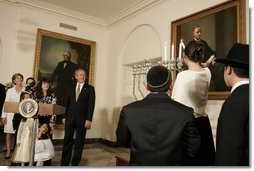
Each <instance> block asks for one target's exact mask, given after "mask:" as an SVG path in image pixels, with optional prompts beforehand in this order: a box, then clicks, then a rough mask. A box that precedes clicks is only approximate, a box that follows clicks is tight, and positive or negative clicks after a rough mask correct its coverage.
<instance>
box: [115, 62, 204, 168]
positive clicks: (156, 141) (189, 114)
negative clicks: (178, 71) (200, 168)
mask: <svg viewBox="0 0 254 171" xmlns="http://www.w3.org/2000/svg"><path fill="white" fill-rule="evenodd" d="M169 87H171V74H170V72H169V70H168V69H167V68H165V67H163V66H160V65H158V66H154V67H152V68H151V69H150V70H149V71H148V73H147V89H148V90H149V91H150V92H151V93H150V94H148V95H147V96H146V97H145V98H144V99H143V100H140V101H136V102H133V103H131V104H128V105H126V106H124V107H123V108H122V111H121V113H120V119H119V122H118V127H117V130H116V134H117V142H118V145H119V146H124V147H130V148H131V152H130V161H129V165H136V166H172V165H182V155H183V154H185V153H187V154H189V155H190V156H195V155H196V154H197V152H198V150H199V146H200V136H199V134H198V130H197V128H196V125H195V122H194V115H193V109H192V108H190V107H187V106H185V105H183V104H180V103H178V102H176V101H174V100H172V99H171V98H170V97H169V96H168V94H167V91H168V90H169Z"/></svg>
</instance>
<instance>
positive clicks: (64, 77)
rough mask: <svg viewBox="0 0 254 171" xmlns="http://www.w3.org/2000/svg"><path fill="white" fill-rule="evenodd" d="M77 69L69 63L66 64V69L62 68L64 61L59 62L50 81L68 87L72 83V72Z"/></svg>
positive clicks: (73, 64)
mask: <svg viewBox="0 0 254 171" xmlns="http://www.w3.org/2000/svg"><path fill="white" fill-rule="evenodd" d="M76 69H77V65H76V64H75V63H73V62H71V61H68V62H67V65H66V67H65V68H64V61H61V62H59V63H58V64H57V66H56V68H55V70H54V72H53V74H52V76H51V78H52V81H54V80H57V83H58V84H63V85H66V84H67V85H70V84H71V83H73V79H74V75H75V74H74V71H75V70H76Z"/></svg>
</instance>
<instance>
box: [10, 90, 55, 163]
mask: <svg viewBox="0 0 254 171" xmlns="http://www.w3.org/2000/svg"><path fill="white" fill-rule="evenodd" d="M27 98H32V95H31V92H29V91H23V92H22V93H21V95H20V102H21V101H23V100H24V99H27ZM19 115H20V114H19ZM20 116H21V115H20ZM35 119H36V118H33V117H30V118H25V117H23V118H22V119H21V121H20V123H19V126H18V129H17V130H16V132H17V134H16V146H15V149H14V152H13V155H12V158H11V161H12V163H14V164H18V165H21V166H24V165H27V164H28V163H29V161H30V159H31V157H32V156H31V155H32V154H33V153H32V152H31V149H33V148H31V145H32V141H33V140H32V134H33V124H34V121H35ZM35 129H36V130H35V131H37V136H36V140H35V154H34V159H33V160H34V162H36V166H43V163H44V161H47V160H50V159H51V158H52V157H53V156H54V147H53V143H52V141H51V138H50V135H49V126H48V124H47V123H41V124H40V125H39V127H38V128H35Z"/></svg>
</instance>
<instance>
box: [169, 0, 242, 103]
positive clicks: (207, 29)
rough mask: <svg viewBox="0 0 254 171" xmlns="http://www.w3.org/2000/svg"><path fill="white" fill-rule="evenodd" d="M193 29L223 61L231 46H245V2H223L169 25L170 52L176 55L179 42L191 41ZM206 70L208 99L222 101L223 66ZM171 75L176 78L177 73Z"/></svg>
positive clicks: (224, 92) (224, 89) (224, 90)
mask: <svg viewBox="0 0 254 171" xmlns="http://www.w3.org/2000/svg"><path fill="white" fill-rule="evenodd" d="M196 26H199V27H200V28H201V30H202V37H201V39H202V40H204V41H206V42H207V44H208V46H209V47H210V49H212V50H213V51H214V54H213V55H214V56H215V57H216V58H225V57H226V55H227V53H228V51H229V50H230V48H231V47H232V46H233V45H234V44H235V43H246V2H245V0H230V1H226V2H224V3H222V4H219V5H216V6H213V7H210V8H208V9H205V10H202V11H199V12H197V13H194V14H191V15H188V16H186V17H183V18H181V19H178V20H176V21H173V22H172V23H171V42H172V43H173V44H174V45H176V46H175V50H174V52H178V51H177V50H178V49H179V43H180V41H181V40H182V41H183V42H184V44H185V45H186V44H187V43H188V42H190V41H192V40H193V35H192V33H193V30H194V27H196ZM179 55H180V54H175V55H174V56H175V57H178V56H179ZM211 56H212V55H211ZM209 57H210V55H209ZM209 57H208V58H209ZM210 59H211V58H210ZM175 61H176V59H175ZM207 61H208V60H207ZM209 69H210V71H211V74H212V78H211V85H210V89H209V92H208V98H209V99H210V100H223V99H225V98H226V97H227V96H228V95H229V91H230V89H229V88H228V87H227V86H226V84H225V82H224V78H223V77H224V76H223V72H224V65H222V64H219V63H211V64H210V66H209ZM174 75H177V71H175V74H174Z"/></svg>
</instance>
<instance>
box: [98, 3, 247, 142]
mask: <svg viewBox="0 0 254 171" xmlns="http://www.w3.org/2000/svg"><path fill="white" fill-rule="evenodd" d="M224 1H225V0H219V1H209V0H205V1H204V0H195V4H193V3H191V1H185V0H165V1H162V3H160V4H158V5H157V6H154V7H152V8H150V9H149V10H147V11H145V12H144V13H140V14H139V15H137V16H135V17H133V18H131V19H128V20H127V21H124V22H122V23H120V24H118V25H116V26H113V27H111V28H110V31H109V32H110V33H109V43H108V45H109V46H108V51H109V54H108V59H109V60H108V63H107V66H108V67H107V71H106V72H107V75H110V77H109V78H108V82H106V84H105V86H106V87H107V89H109V90H111V91H107V92H105V93H106V97H108V100H107V101H106V103H105V106H108V109H109V111H110V114H111V115H112V118H116V120H115V121H112V134H113V135H114V136H113V140H115V139H116V137H115V134H114V133H115V129H116V127H117V121H118V118H119V112H120V110H121V108H122V106H123V105H125V104H126V102H131V101H134V97H133V95H132V88H131V84H132V77H130V75H128V76H126V75H127V74H126V72H128V73H129V74H131V68H129V69H127V68H126V64H130V63H133V62H134V61H136V62H139V61H142V60H144V59H145V58H148V59H151V58H156V57H161V56H163V44H164V42H167V43H168V44H170V40H171V37H170V36H171V22H172V21H174V20H177V19H179V18H182V17H185V16H187V15H190V14H192V13H195V12H197V11H200V10H203V9H206V8H209V7H211V6H214V5H216V4H219V3H222V2H224ZM247 21H248V20H247ZM247 27H248V26H247ZM149 30H150V31H149ZM136 33H138V34H136ZM151 42H152V43H151ZM127 49H128V50H127ZM112 61H114V63H113V62H112ZM115 63H116V64H117V65H115ZM115 71H117V72H115ZM137 94H138V93H137ZM112 95H114V96H112ZM222 103H223V100H215V101H214V100H213V101H212V100H211V101H209V102H208V106H207V113H208V114H209V118H210V120H211V125H212V129H213V135H214V138H215V136H216V126H217V118H218V115H219V111H220V108H221V105H222ZM110 130H111V128H107V131H110ZM102 136H103V137H104V138H109V137H106V136H105V135H102ZM110 139H111V137H110Z"/></svg>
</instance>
